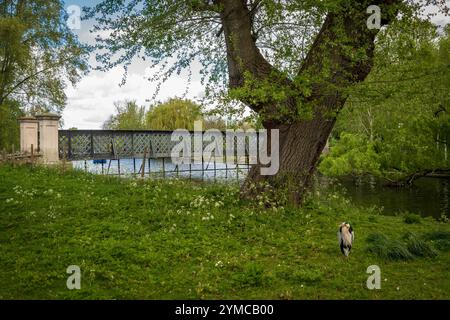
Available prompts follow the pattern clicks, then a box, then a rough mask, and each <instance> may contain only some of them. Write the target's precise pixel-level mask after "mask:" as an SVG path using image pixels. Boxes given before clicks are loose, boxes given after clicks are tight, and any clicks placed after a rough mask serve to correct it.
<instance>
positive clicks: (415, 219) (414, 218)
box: [403, 212, 422, 224]
mask: <svg viewBox="0 0 450 320" xmlns="http://www.w3.org/2000/svg"><path fill="white" fill-rule="evenodd" d="M421 219H422V218H421V216H419V215H417V214H414V213H409V212H407V213H404V214H403V222H404V223H407V224H416V223H420V220H421Z"/></svg>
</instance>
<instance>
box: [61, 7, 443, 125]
mask: <svg viewBox="0 0 450 320" xmlns="http://www.w3.org/2000/svg"><path fill="white" fill-rule="evenodd" d="M98 2H100V1H99V0H66V1H65V6H66V8H68V7H69V6H71V5H77V6H92V5H95V4H96V3H98ZM447 2H448V3H449V4H450V1H447ZM433 20H434V22H435V23H437V24H440V25H444V24H446V23H449V22H450V19H449V18H448V17H444V16H437V17H435V18H433ZM91 27H92V22H89V21H82V22H81V26H80V29H78V30H74V33H75V34H77V35H78V37H79V39H80V41H81V42H85V43H90V44H93V43H94V38H95V34H92V33H90V32H89V30H90V28H91ZM92 61H95V60H92ZM192 69H193V71H194V73H193V76H192V81H191V83H190V85H189V87H188V93H187V96H186V98H189V99H195V98H196V97H199V96H201V95H202V93H203V86H202V85H201V83H200V78H199V75H198V74H196V73H195V71H196V70H199V68H198V67H197V68H196V67H195V66H194V68H192ZM123 73H124V71H123V68H122V67H116V68H114V69H111V70H109V71H107V72H101V71H91V72H90V73H89V74H88V75H87V76H84V77H83V78H82V79H81V81H80V82H79V83H77V85H76V86H75V87H72V86H71V85H70V84H68V86H67V88H66V91H65V92H66V95H67V106H66V108H65V109H64V111H63V114H62V116H63V122H64V125H63V127H64V129H68V128H73V127H75V128H78V129H101V128H102V125H103V123H104V122H105V121H106V120H107V119H108V118H109V117H110V115H111V114H113V113H114V111H115V108H114V102H116V101H124V100H136V102H137V103H138V105H143V106H148V105H149V102H148V99H151V97H152V96H153V94H154V92H155V90H156V83H153V82H150V81H148V80H147V79H148V78H149V77H150V76H151V75H152V74H153V73H154V70H151V69H150V63H149V62H144V61H141V60H139V61H134V62H133V63H132V65H131V66H130V68H129V71H128V76H127V82H126V84H125V85H124V86H120V85H119V84H120V83H121V80H122V76H123ZM187 83H188V75H187V73H181V74H180V75H177V76H173V77H172V78H170V79H169V80H168V81H167V82H165V83H164V84H163V85H162V87H161V90H160V93H159V95H158V96H157V100H160V101H164V100H167V99H169V98H173V97H181V96H182V95H183V94H184V93H185V92H186V89H187Z"/></svg>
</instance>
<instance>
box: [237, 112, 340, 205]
mask: <svg viewBox="0 0 450 320" xmlns="http://www.w3.org/2000/svg"><path fill="white" fill-rule="evenodd" d="M334 123H335V119H329V118H328V119H327V118H324V117H320V116H317V117H315V118H314V119H313V120H312V121H299V122H296V123H293V124H289V125H282V126H275V127H274V126H271V125H267V126H266V127H268V129H269V130H270V129H278V130H279V133H280V135H279V139H280V140H279V141H280V143H279V147H280V149H279V154H280V168H279V171H278V173H277V175H275V176H263V175H261V173H260V169H261V168H260V166H259V165H255V166H253V167H252V168H251V169H250V172H249V174H248V176H247V178H246V180H245V182H244V185H243V186H242V189H241V196H242V197H243V198H247V199H255V198H256V197H257V196H258V194H260V193H261V192H269V194H273V196H274V197H273V198H278V200H281V201H284V200H287V201H288V202H290V203H291V204H294V205H300V204H301V203H302V202H303V200H304V195H305V193H306V191H307V189H308V187H309V186H310V183H311V178H312V176H313V174H314V172H315V169H316V165H317V162H318V160H319V157H320V155H321V153H322V150H323V149H324V147H325V145H326V143H327V139H328V137H329V135H330V133H331V130H332V129H333V126H334ZM269 146H270V143H269ZM268 186H270V187H271V190H268V189H267V188H268ZM273 188H275V189H277V190H281V192H282V193H284V194H283V195H284V196H287V199H280V196H281V197H282V195H280V194H277V191H275V190H274V189H273ZM286 192H287V193H286ZM266 200H268V201H274V199H266ZM266 205H268V206H269V205H271V204H270V203H266Z"/></svg>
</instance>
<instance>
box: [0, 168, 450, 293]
mask: <svg viewBox="0 0 450 320" xmlns="http://www.w3.org/2000/svg"><path fill="white" fill-rule="evenodd" d="M378 212H379V211H378V210H376V209H364V208H354V207H352V205H351V204H350V203H348V201H345V199H342V198H341V197H339V196H338V195H334V196H331V197H330V198H329V199H314V200H311V201H309V202H308V203H307V206H306V208H304V209H302V210H298V209H289V208H277V209H276V210H274V209H270V210H266V209H263V208H261V207H260V206H259V204H257V203H245V202H242V201H239V200H238V197H237V188H236V186H235V185H234V186H233V185H229V186H226V185H221V184H200V183H192V182H187V181H184V182H183V181H146V182H143V181H132V180H118V179H117V178H108V177H101V176H93V175H88V174H84V173H79V172H70V173H65V174H61V173H60V172H58V171H56V170H53V171H52V170H48V169H42V168H34V169H29V168H26V167H18V168H11V167H10V166H0V270H1V272H0V283H1V286H0V298H1V299H11V298H32V299H41V298H50V299H56V298H58V299H59V298H62V299H95V298H100V299H110V298H118V299H120V298H126V299H137V298H142V299H184V298H187V299H191V298H195V299H197V298H200V299H216V298H217V299H223V298H225V299H253V298H258V299H341V298H345V299H354V298H360V299H420V298H425V299H435V298H441V299H448V298H450V296H449V292H450V251H449V241H450V240H449V234H450V225H449V224H448V223H442V222H436V221H434V220H432V219H431V218H427V219H422V218H414V219H410V218H407V219H406V218H405V217H385V216H381V215H379V214H378ZM342 221H349V222H350V223H352V225H353V227H354V229H355V235H356V240H355V244H354V248H353V250H352V252H351V254H350V257H349V258H348V259H344V258H343V256H342V254H341V253H340V251H339V247H338V244H337V239H336V232H337V229H338V225H339V224H340V223H341V222H342ZM374 264H376V265H378V266H380V268H381V278H382V284H381V285H382V288H381V290H374V291H370V290H368V289H367V288H366V280H367V277H368V276H369V275H368V274H366V269H367V267H368V266H370V265H374ZM69 265H78V266H80V268H81V272H82V276H81V290H73V291H70V290H68V289H67V288H66V280H67V277H68V276H69V275H68V274H66V268H67V267H68V266H69Z"/></svg>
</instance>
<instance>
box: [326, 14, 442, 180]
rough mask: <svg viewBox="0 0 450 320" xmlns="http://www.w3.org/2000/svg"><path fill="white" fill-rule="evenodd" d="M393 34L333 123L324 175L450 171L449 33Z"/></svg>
mask: <svg viewBox="0 0 450 320" xmlns="http://www.w3.org/2000/svg"><path fill="white" fill-rule="evenodd" d="M394 27H398V26H393V28H394ZM392 31H393V29H391V30H386V32H384V33H383V34H382V35H381V36H380V37H379V42H378V45H377V48H376V56H375V67H374V69H373V70H372V72H371V74H370V75H369V76H368V78H367V80H366V81H365V82H363V83H362V84H361V85H360V87H359V88H358V89H357V90H355V92H354V94H353V95H352V96H351V97H350V99H349V100H348V101H347V107H346V108H344V109H343V111H342V113H341V114H340V115H339V117H338V122H337V125H336V127H335V130H334V133H333V135H332V136H333V139H332V148H331V154H330V155H328V156H326V157H325V158H324V159H323V161H322V163H321V166H320V168H321V170H322V172H324V173H326V174H328V175H335V176H336V175H346V174H356V175H362V174H375V175H379V176H383V177H385V178H387V179H389V180H396V181H397V180H401V181H403V180H404V179H407V180H409V181H411V178H412V177H418V176H421V175H424V174H427V173H430V172H433V171H442V170H450V157H449V156H448V150H449V147H450V92H449V83H450V27H447V28H446V30H445V31H444V33H443V34H440V35H439V34H438V33H437V32H436V27H435V26H433V25H431V24H429V23H424V22H422V23H419V22H418V23H416V24H415V25H414V26H413V28H408V29H404V32H402V33H394V32H392ZM386 53H388V54H386Z"/></svg>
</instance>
